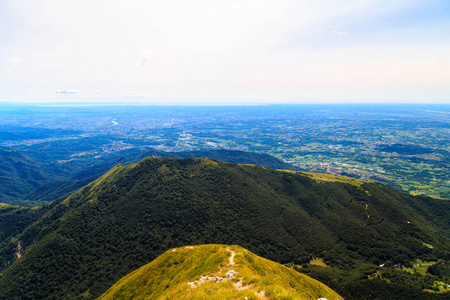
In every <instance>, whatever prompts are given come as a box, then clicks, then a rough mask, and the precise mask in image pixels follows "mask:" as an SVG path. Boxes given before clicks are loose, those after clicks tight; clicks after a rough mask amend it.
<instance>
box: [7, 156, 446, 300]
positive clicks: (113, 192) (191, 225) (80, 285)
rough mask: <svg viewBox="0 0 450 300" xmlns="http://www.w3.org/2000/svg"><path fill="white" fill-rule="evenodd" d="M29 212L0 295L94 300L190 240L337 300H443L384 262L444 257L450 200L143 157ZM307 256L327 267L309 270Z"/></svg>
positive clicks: (257, 169) (12, 247) (12, 244)
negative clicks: (292, 273) (244, 253)
mask: <svg viewBox="0 0 450 300" xmlns="http://www.w3.org/2000/svg"><path fill="white" fill-rule="evenodd" d="M224 154H227V153H226V152H225V153H224ZM228 154H229V153H228ZM235 154H236V153H232V154H231V156H232V157H234V156H235ZM241 154H242V155H243V156H245V155H246V154H245V153H241ZM201 156H203V154H201ZM268 160H269V158H268ZM92 173H95V172H92ZM8 209H9V211H8V212H9V213H8V214H6V215H8V216H11V215H12V214H13V213H14V214H15V213H18V212H20V211H21V210H20V209H19V208H11V207H9V208H8ZM30 211H31V210H24V211H22V213H23V214H28V213H29V212H30ZM37 211H38V212H39V213H41V214H43V216H42V217H36V218H37V221H36V222H34V223H32V224H31V225H30V226H28V227H27V228H26V229H24V230H23V231H22V233H20V234H17V235H14V236H8V234H10V235H12V234H13V231H14V230H12V229H11V230H10V231H8V233H7V234H5V238H4V239H3V240H2V243H1V244H0V255H1V256H0V258H1V260H2V263H1V266H2V267H4V270H3V271H2V275H1V276H0V298H1V299H16V298H24V299H42V298H48V299H67V298H77V299H80V298H87V299H93V298H96V297H99V296H100V295H102V294H103V293H105V292H106V291H107V290H108V289H109V288H110V287H111V286H112V285H113V284H114V283H115V282H117V281H118V280H119V279H121V278H122V277H123V276H125V275H127V274H129V273H130V272H132V271H134V270H136V269H137V268H139V267H142V266H144V265H145V264H147V263H149V262H151V261H153V260H154V259H155V258H157V257H158V256H159V255H161V254H162V253H164V252H165V251H167V250H169V249H172V248H174V247H184V246H186V245H201V244H228V245H240V246H243V247H245V248H247V249H249V250H250V251H252V252H254V253H256V254H257V255H260V256H262V257H265V258H267V259H271V260H274V261H276V262H279V263H291V264H293V265H292V266H293V267H294V266H295V268H296V269H297V270H299V271H302V272H307V273H308V274H309V275H311V276H313V277H316V278H320V280H321V281H322V282H324V283H325V284H327V285H328V286H330V287H331V288H332V289H334V290H336V291H337V292H338V293H339V294H340V295H342V296H343V297H345V298H346V299H386V298H385V297H388V296H389V295H399V299H407V298H408V297H416V298H417V299H427V298H431V299H445V298H444V297H445V296H446V295H445V294H434V293H429V292H424V291H423V290H424V289H426V288H427V287H428V286H429V285H430V284H431V285H432V284H433V282H432V281H433V278H435V277H431V276H429V277H425V276H424V277H423V279H422V278H419V277H417V276H412V275H411V276H410V275H408V273H406V272H403V271H400V270H398V271H397V270H395V266H396V265H398V266H400V265H409V264H410V263H411V261H413V260H415V259H418V258H420V259H422V260H424V261H425V260H428V261H429V260H434V261H437V260H438V259H443V260H446V259H448V258H449V257H450V251H449V249H450V220H449V218H448V216H449V215H450V202H448V201H443V200H438V199H432V198H428V197H414V196H411V195H408V194H406V193H402V192H399V191H396V190H393V189H391V188H389V187H386V186H384V185H381V184H378V183H374V182H362V181H358V180H354V179H351V178H347V177H340V176H332V175H325V174H312V173H301V172H296V171H276V170H273V169H270V168H267V167H261V166H255V165H244V164H231V163H226V162H221V161H217V160H212V159H209V158H187V159H176V158H161V157H150V158H146V159H143V160H142V161H140V162H139V163H137V164H131V165H126V166H123V165H117V166H115V167H114V168H112V169H111V170H110V171H108V172H107V173H105V174H104V175H103V176H101V177H99V178H98V179H96V180H95V181H93V182H92V183H90V184H88V185H87V186H85V187H83V188H81V189H79V190H78V191H76V192H75V193H73V194H72V195H71V196H69V197H68V198H66V199H60V200H58V201H55V202H52V203H51V204H49V205H46V206H44V207H41V208H38V209H37ZM0 212H1V211H0ZM0 217H1V213H0ZM28 220H29V221H31V220H32V218H30V219H28ZM19 227H20V226H17V227H16V229H15V230H16V231H14V232H17V228H19ZM19 257H20V258H19ZM314 257H318V258H321V259H322V260H323V262H324V263H326V264H327V265H328V266H329V267H328V268H325V267H322V269H320V270H318V271H316V270H315V269H313V268H309V267H308V266H307V265H308V263H309V262H310V261H311V260H312V259H313V258H314ZM302 265H304V268H302V267H300V266H302ZM380 265H382V266H384V267H385V268H390V267H392V268H391V269H389V270H390V271H389V272H388V269H385V268H383V267H380ZM385 270H386V271H385ZM186 272H188V270H186ZM184 275H186V274H184ZM184 275H183V276H184ZM386 276H389V277H386ZM187 278H190V277H188V276H187V275H186V279H187ZM339 278H340V279H342V281H339V280H340V279H339ZM370 278H373V279H370ZM428 278H430V280H431V283H430V282H428V281H427V280H428ZM194 279H195V280H198V278H197V279H196V278H194ZM338 279H339V280H338ZM436 280H437V277H436ZM371 295H372V296H373V295H376V296H377V297H372V296H371ZM447 295H448V294H447Z"/></svg>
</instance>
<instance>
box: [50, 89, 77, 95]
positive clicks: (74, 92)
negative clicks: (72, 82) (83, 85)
mask: <svg viewBox="0 0 450 300" xmlns="http://www.w3.org/2000/svg"><path fill="white" fill-rule="evenodd" d="M56 93H57V94H78V93H80V91H79V90H71V89H64V90H57V91H56Z"/></svg>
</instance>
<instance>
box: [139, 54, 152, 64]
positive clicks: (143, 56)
mask: <svg viewBox="0 0 450 300" xmlns="http://www.w3.org/2000/svg"><path fill="white" fill-rule="evenodd" d="M151 55H152V52H151V51H150V50H144V51H142V53H141V63H139V64H138V65H137V66H138V67H142V66H143V65H145V63H146V62H147V61H148V59H149V58H150V56H151Z"/></svg>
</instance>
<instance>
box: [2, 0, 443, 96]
mask: <svg viewBox="0 0 450 300" xmlns="http://www.w3.org/2000/svg"><path fill="white" fill-rule="evenodd" d="M0 101H10V102H37V101H40V102H56V101H58V102H71V101H95V102H149V103H158V104H161V103H186V104H187V103H205V104H219V103H220V104H223V103H229V104H235V103H247V104H253V103H311V102H312V103H317V102H426V103H432V102H434V103H450V1H448V0H442V1H437V0H436V1H435V0H421V1H415V0H405V1H403V0H387V1H385V0H340V1H336V0H295V1H289V0H270V1H269V0H248V1H244V0H242V1H234V0H226V1H215V0H189V1H187V0H183V1H174V0H158V1H154V0H142V1H137V0H136V1H133V0H123V1H120V0H107V1H101V0H89V1H84V0H76V1H75V0H73V1H72V0H45V1H39V0H28V1H27V0H23V1H22V0H0Z"/></svg>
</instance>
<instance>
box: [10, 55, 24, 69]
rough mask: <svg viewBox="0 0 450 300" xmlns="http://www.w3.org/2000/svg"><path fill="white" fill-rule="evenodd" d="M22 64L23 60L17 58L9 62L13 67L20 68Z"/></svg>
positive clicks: (12, 58)
mask: <svg viewBox="0 0 450 300" xmlns="http://www.w3.org/2000/svg"><path fill="white" fill-rule="evenodd" d="M21 64H22V59H21V58H20V57H17V56H14V57H11V58H10V59H9V60H8V62H7V65H8V66H13V67H18V66H20V65H21Z"/></svg>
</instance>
